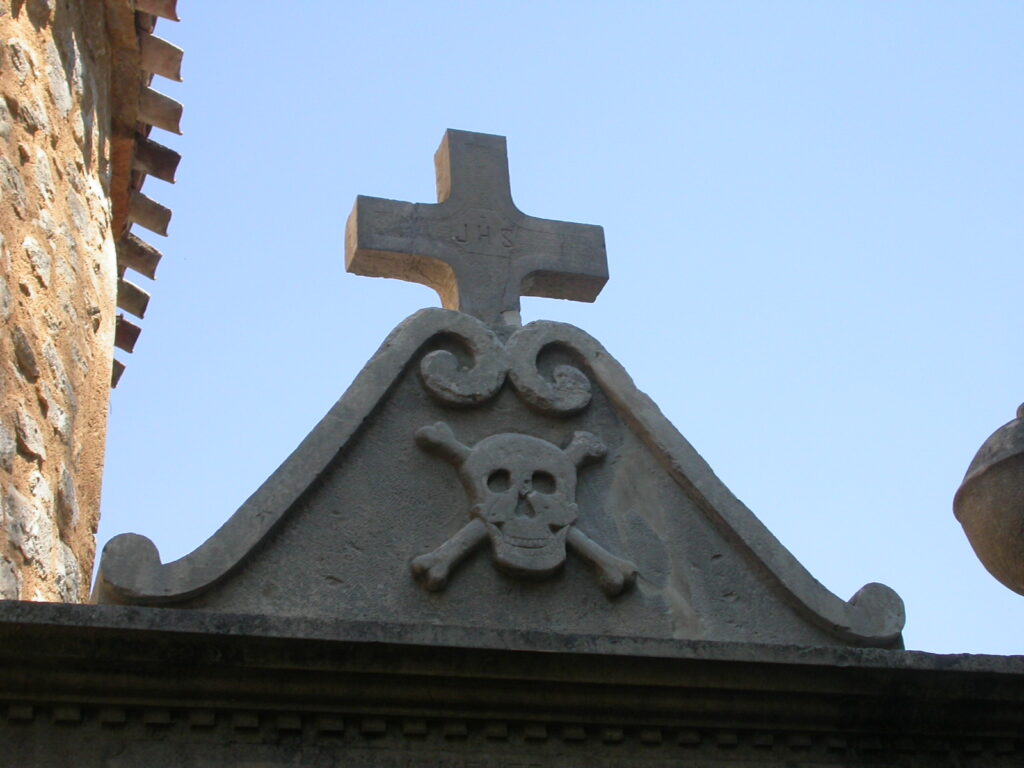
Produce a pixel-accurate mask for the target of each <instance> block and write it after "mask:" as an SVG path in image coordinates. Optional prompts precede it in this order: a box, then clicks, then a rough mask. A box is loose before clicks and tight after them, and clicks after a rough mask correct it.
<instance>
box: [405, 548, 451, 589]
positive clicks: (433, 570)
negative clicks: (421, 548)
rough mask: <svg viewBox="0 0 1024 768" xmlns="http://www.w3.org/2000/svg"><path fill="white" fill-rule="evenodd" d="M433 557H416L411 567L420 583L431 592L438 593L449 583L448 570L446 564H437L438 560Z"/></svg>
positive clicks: (430, 555)
mask: <svg viewBox="0 0 1024 768" xmlns="http://www.w3.org/2000/svg"><path fill="white" fill-rule="evenodd" d="M432 555H433V553H431V554H429V555H420V556H419V557H414V558H413V560H412V563H410V564H409V567H410V569H411V570H412V575H413V576H414V577H415V578H416V580H417V581H418V582H420V583H421V584H422V585H423V586H424V587H426V588H427V589H428V590H429V591H431V592H438V591H440V590H442V589H444V588H445V585H446V584H447V583H448V568H447V567H445V564H444V563H439V562H437V558H435V557H433V556H432Z"/></svg>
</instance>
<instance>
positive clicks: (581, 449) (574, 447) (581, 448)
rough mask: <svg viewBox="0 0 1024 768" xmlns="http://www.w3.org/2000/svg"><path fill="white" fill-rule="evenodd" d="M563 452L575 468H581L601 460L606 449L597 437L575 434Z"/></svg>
mask: <svg viewBox="0 0 1024 768" xmlns="http://www.w3.org/2000/svg"><path fill="white" fill-rule="evenodd" d="M565 452H566V453H567V454H568V456H569V458H570V459H571V460H572V462H573V463H574V464H575V465H576V466H577V467H582V466H583V465H584V464H589V463H590V462H593V461H599V460H600V459H603V458H604V456H605V454H606V453H607V452H608V449H607V448H606V447H605V444H604V443H603V442H601V438H599V437H598V436H597V435H594V434H591V433H590V432H576V433H575V434H574V435H573V436H572V442H571V443H569V445H568V447H567V448H566V449H565Z"/></svg>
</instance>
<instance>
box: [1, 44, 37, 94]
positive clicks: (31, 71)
mask: <svg viewBox="0 0 1024 768" xmlns="http://www.w3.org/2000/svg"><path fill="white" fill-rule="evenodd" d="M7 60H8V61H10V62H11V67H13V68H14V71H15V72H16V73H17V75H18V82H20V83H21V84H22V85H24V84H25V81H26V80H27V79H28V78H29V76H30V75H35V60H34V57H33V56H32V51H31V50H29V48H28V47H27V46H26V45H25V44H24V43H23V42H22V41H21V40H18V39H17V38H13V37H12V38H11V39H9V40H8V41H7Z"/></svg>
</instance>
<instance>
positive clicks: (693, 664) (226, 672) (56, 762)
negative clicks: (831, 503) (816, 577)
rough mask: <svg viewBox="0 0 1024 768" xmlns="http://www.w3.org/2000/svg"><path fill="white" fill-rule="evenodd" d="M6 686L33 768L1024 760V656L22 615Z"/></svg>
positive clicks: (649, 766)
mask: <svg viewBox="0 0 1024 768" xmlns="http://www.w3.org/2000/svg"><path fill="white" fill-rule="evenodd" d="M0 668H3V669H8V670H17V671H18V674H16V675H15V674H9V675H0V700H3V701H4V702H5V706H4V708H3V709H2V710H0V743H2V744H4V749H5V752H4V754H5V756H6V757H7V758H8V760H9V761H10V763H11V764H12V765H17V766H33V768H64V767H65V766H68V765H109V766H111V768H136V767H137V768H152V766H179V765H181V766H186V765H187V766H190V767H191V766H201V767H202V768H207V767H209V768H213V767H214V766H218V767H220V766H286V765H287V766H299V765H302V766H317V767H318V768H342V767H343V766H364V767H366V768H396V767H397V766H410V767H417V768H418V767H419V766H444V767H446V768H473V767H474V766H480V767H486V768H511V767H512V766H518V767H520V768H524V767H526V766H535V767H536V768H566V766H572V767H573V768H582V766H587V767H588V768H589V767H590V766H600V767H601V768H625V766H631V767H633V766H635V767H637V768H665V767H666V766H684V765H685V766H689V765H694V766H708V767H717V766H728V765H733V766H744V767H745V768H750V767H752V766H759V767H760V766H771V767H772V768H775V767H776V766H777V767H778V768H840V767H841V768H878V766H899V767H900V768H1018V767H1019V765H1020V758H1021V752H1022V750H1024V744H1022V743H1021V740H1020V733H1021V732H1022V731H1024V657H1020V656H1016V657H993V656H970V655H960V656H936V655H932V654H926V653H911V652H906V651H892V650H881V649H874V648H840V649H836V648H806V647H793V646H775V645H760V644H742V643H705V642H694V641H688V640H672V639H666V640H653V639H642V638H629V637H614V638H609V637H597V636H587V635H568V636H565V635H558V634H554V633H549V632H516V631H494V630H487V629H481V628H470V627H444V626H423V625H421V626H410V625H395V624H379V623H373V622H344V621H337V620H332V621H328V620H315V619H297V618H285V619H282V618H273V617H265V616H237V615H236V616H229V615H222V614H217V613H209V612H206V611H176V610H166V609H157V608H138V607H130V608H123V607H117V606H99V607H97V606H76V605H53V604H33V603H18V602H4V603H0ZM26 690H30V691H32V695H31V696H28V695H26V693H25V692H26ZM183 691H185V692H186V693H185V694H183Z"/></svg>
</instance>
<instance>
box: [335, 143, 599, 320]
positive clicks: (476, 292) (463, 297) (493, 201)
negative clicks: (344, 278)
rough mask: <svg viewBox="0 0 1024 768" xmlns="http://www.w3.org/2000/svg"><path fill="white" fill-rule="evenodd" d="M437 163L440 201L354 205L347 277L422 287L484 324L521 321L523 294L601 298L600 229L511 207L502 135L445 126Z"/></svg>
mask: <svg viewBox="0 0 1024 768" xmlns="http://www.w3.org/2000/svg"><path fill="white" fill-rule="evenodd" d="M434 163H435V168H436V171H437V204H436V205H423V204H412V203H400V202H397V201H395V200H384V199H381V198H375V197H364V196H360V197H358V198H357V199H356V205H355V208H354V209H353V210H352V215H351V216H349V220H348V228H347V231H346V234H345V266H346V268H347V269H348V270H349V271H350V272H354V273H356V274H358V275H366V276H369V277H394V278H398V279H400V280H408V281H411V282H415V283H421V284H423V285H426V286H429V287H430V288H433V289H434V290H435V291H437V293H438V295H439V296H440V297H441V301H442V303H443V304H444V306H445V307H446V308H448V309H457V310H459V311H461V312H465V313H467V314H470V315H473V316H474V317H477V318H480V319H481V320H483V321H484V322H486V323H508V324H512V325H517V324H518V323H519V297H520V296H524V295H525V296H544V297H548V298H555V299H574V300H576V301H593V300H594V299H595V298H597V294H598V293H600V291H601V288H602V287H604V284H605V282H607V280H608V263H607V258H606V256H605V249H604V231H603V230H602V229H601V227H596V226H592V225H588V224H571V223H569V222H564V221H551V220H548V219H538V218H534V217H533V216H527V215H525V214H524V213H522V211H520V210H519V209H518V208H516V206H515V203H513V202H512V192H511V188H510V186H509V175H508V156H507V152H506V149H505V137H504V136H492V135H489V134H483V133H470V132H467V131H453V130H449V131H447V132H446V133H445V136H444V140H443V141H442V142H441V147H440V148H439V149H438V150H437V154H436V155H435V157H434Z"/></svg>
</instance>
